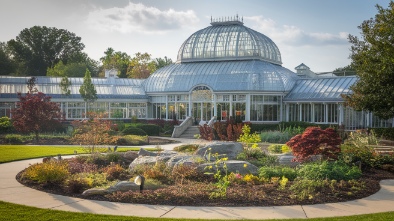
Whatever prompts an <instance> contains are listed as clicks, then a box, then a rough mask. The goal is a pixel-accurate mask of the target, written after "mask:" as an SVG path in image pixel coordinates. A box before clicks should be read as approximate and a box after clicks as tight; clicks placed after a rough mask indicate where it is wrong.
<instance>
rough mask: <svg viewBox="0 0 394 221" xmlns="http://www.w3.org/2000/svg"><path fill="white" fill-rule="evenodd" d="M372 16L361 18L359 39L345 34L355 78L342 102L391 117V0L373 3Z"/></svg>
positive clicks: (393, 111) (393, 11)
mask: <svg viewBox="0 0 394 221" xmlns="http://www.w3.org/2000/svg"><path fill="white" fill-rule="evenodd" d="M376 8H377V10H378V14H376V15H375V18H371V19H369V20H366V21H364V22H363V23H362V24H361V25H360V26H359V29H360V30H361V38H358V37H357V36H353V35H349V41H350V43H351V44H352V47H351V55H350V57H351V59H352V64H351V65H352V67H353V68H354V69H355V70H356V72H357V75H358V76H359V81H357V83H356V84H355V85H353V86H352V87H351V89H352V90H353V94H352V95H349V96H345V100H346V102H347V103H348V104H349V105H350V106H351V107H353V108H355V109H356V110H368V111H372V112H374V113H375V114H376V115H377V116H379V117H382V118H384V119H388V118H391V117H394V2H390V3H389V7H388V8H387V9H385V8H382V7H381V6H379V5H377V6H376Z"/></svg>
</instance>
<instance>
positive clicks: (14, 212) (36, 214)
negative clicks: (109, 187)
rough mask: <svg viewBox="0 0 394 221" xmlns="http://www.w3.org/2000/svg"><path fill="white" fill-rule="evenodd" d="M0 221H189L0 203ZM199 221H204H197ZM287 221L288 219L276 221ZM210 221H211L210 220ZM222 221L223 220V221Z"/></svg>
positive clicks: (372, 220)
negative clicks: (65, 210)
mask: <svg viewBox="0 0 394 221" xmlns="http://www.w3.org/2000/svg"><path fill="white" fill-rule="evenodd" d="M0 214H1V217H0V220H29V221H30V220H36V221H43V220H92V221H97V220H136V221H176V220H190V219H170V218H145V217H135V216H110V215H98V214H90V213H75V212H64V211H57V210H50V209H38V208H34V207H29V206H22V205H17V204H13V203H6V202H3V201H0ZM199 220H201V221H203V220H206V219H199ZM280 220H283V221H287V220H289V219H276V221H280ZM291 220H297V221H305V219H291ZM308 220H310V221H353V220H357V221H380V220H382V221H383V220H394V212H387V213H377V214H368V215H359V216H347V217H333V218H319V219H316V218H315V219H308ZM211 221H212V220H211ZM223 221H224V220H223Z"/></svg>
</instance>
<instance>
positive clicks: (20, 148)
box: [0, 145, 156, 163]
mask: <svg viewBox="0 0 394 221" xmlns="http://www.w3.org/2000/svg"><path fill="white" fill-rule="evenodd" d="M139 149H140V148H139V147H118V151H119V152H123V151H129V150H131V151H138V150H139ZM74 150H76V151H77V152H78V153H84V152H83V148H81V147H79V146H34V145H32V146H30V145H0V153H1V154H0V163H5V162H11V161H16V160H24V159H33V158H40V157H48V156H57V155H58V154H61V155H70V154H74ZM146 150H156V149H155V148H146Z"/></svg>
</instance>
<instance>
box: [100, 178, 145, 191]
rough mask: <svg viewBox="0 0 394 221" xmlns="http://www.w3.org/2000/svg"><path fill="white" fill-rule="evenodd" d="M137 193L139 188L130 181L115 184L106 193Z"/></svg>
mask: <svg viewBox="0 0 394 221" xmlns="http://www.w3.org/2000/svg"><path fill="white" fill-rule="evenodd" d="M130 190H131V191H139V190H140V186H139V185H137V184H135V183H134V182H130V181H120V182H118V183H116V184H115V185H114V186H111V187H109V188H108V189H107V191H108V192H110V193H113V192H117V191H121V192H126V191H130Z"/></svg>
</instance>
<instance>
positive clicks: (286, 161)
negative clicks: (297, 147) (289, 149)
mask: <svg viewBox="0 0 394 221" xmlns="http://www.w3.org/2000/svg"><path fill="white" fill-rule="evenodd" d="M293 159H294V156H293V155H282V156H279V164H280V165H286V166H290V167H296V166H297V165H299V164H300V163H298V162H293Z"/></svg>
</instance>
